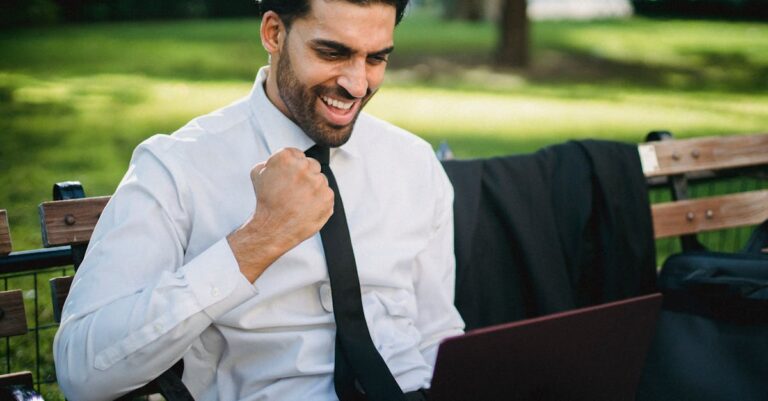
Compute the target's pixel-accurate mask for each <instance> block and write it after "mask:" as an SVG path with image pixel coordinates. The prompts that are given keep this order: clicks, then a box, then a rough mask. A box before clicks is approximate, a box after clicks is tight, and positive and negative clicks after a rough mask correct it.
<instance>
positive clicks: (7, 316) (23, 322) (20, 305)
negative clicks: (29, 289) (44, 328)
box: [0, 290, 27, 337]
mask: <svg viewBox="0 0 768 401" xmlns="http://www.w3.org/2000/svg"><path fill="white" fill-rule="evenodd" d="M0 310H2V313H0V315H2V317H0V337H10V336H18V335H22V334H27V316H26V314H25V313H24V298H23V297H22V294H21V290H12V291H3V292H0Z"/></svg>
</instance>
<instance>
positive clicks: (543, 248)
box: [443, 141, 656, 329]
mask: <svg viewBox="0 0 768 401" xmlns="http://www.w3.org/2000/svg"><path fill="white" fill-rule="evenodd" d="M443 166H444V168H445V170H446V172H447V173H448V176H449V178H450V179H451V181H452V183H453V186H454V190H455V194H456V195H455V197H456V199H455V203H454V211H455V213H454V214H455V217H454V219H455V233H456V235H455V246H456V260H457V267H456V306H457V308H458V309H459V312H460V313H461V315H462V316H463V317H464V320H465V321H466V323H467V329H473V328H478V327H484V326H489V325H493V324H498V323H504V322H509V321H513V320H519V319H523V318H529V317H534V316H540V315H544V314H549V313H553V312H559V311H563V310H567V309H573V308H576V307H582V306H587V305H593V304H598V303H603V302H607V301H612V300H617V299H622V298H627V297H631V296H635V295H640V294H645V293H649V292H653V291H654V290H655V283H656V256H655V249H654V242H653V227H652V222H651V214H650V205H649V203H648V194H647V190H646V185H645V179H644V177H643V174H642V168H641V166H640V160H639V157H638V154H637V147H635V146H632V145H627V144H622V143H617V142H607V141H583V142H569V143H566V144H562V145H555V146H551V147H548V148H545V149H542V150H540V151H538V152H536V153H534V154H529V155H520V156H507V157H498V158H492V159H484V160H466V161H446V162H443Z"/></svg>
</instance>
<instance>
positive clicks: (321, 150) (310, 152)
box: [304, 145, 331, 166]
mask: <svg viewBox="0 0 768 401" xmlns="http://www.w3.org/2000/svg"><path fill="white" fill-rule="evenodd" d="M304 154H305V155H307V157H311V158H313V159H315V160H317V161H318V162H320V164H324V165H326V166H327V165H328V161H329V159H330V157H331V156H330V155H331V149H329V148H328V147H327V146H321V145H315V146H313V147H311V148H309V149H307V151H306V152H304Z"/></svg>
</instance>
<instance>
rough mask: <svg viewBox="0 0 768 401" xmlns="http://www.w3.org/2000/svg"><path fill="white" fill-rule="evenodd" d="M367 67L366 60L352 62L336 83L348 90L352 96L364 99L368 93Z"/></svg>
mask: <svg viewBox="0 0 768 401" xmlns="http://www.w3.org/2000/svg"><path fill="white" fill-rule="evenodd" d="M367 72H368V71H367V66H366V63H365V59H363V60H357V59H355V60H351V61H350V63H349V64H348V65H347V66H345V68H344V70H343V71H342V72H341V75H339V78H338V79H337V80H336V83H337V84H339V86H341V87H342V88H344V89H346V90H347V92H349V94H350V95H352V96H354V97H356V98H362V97H363V96H365V94H366V93H367V92H368V78H367Z"/></svg>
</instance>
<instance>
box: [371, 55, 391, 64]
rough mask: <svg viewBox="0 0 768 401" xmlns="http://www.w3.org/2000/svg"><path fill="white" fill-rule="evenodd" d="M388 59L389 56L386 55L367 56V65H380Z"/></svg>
mask: <svg viewBox="0 0 768 401" xmlns="http://www.w3.org/2000/svg"><path fill="white" fill-rule="evenodd" d="M388 59H389V56H388V55H386V54H381V55H376V56H369V57H368V64H371V65H379V64H382V63H386V62H387V60H388Z"/></svg>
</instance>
